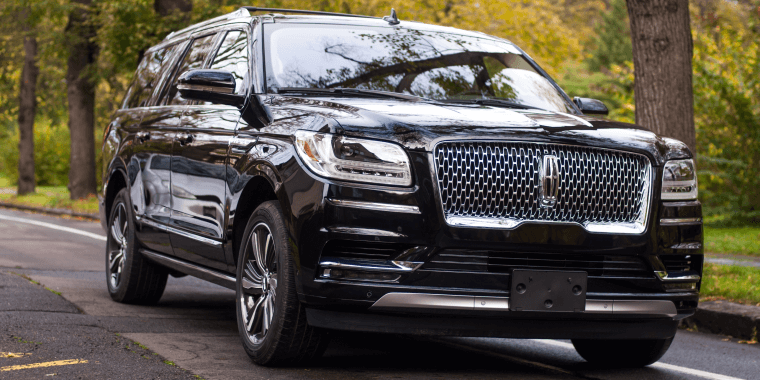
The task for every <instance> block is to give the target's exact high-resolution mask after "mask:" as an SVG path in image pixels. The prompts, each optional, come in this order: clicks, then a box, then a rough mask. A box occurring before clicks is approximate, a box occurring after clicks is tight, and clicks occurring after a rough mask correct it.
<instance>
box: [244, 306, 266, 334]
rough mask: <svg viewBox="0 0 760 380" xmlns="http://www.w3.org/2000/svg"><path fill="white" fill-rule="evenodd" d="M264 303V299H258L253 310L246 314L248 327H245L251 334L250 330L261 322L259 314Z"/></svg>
mask: <svg viewBox="0 0 760 380" xmlns="http://www.w3.org/2000/svg"><path fill="white" fill-rule="evenodd" d="M263 303H264V297H259V300H258V301H257V302H256V306H254V307H253V310H252V311H251V312H250V313H249V314H248V325H246V331H248V332H252V331H251V329H252V328H253V327H254V326H256V325H258V324H259V322H261V314H262V311H263V310H262V309H263V306H262V304H263Z"/></svg>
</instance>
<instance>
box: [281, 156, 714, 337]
mask: <svg viewBox="0 0 760 380" xmlns="http://www.w3.org/2000/svg"><path fill="white" fill-rule="evenodd" d="M410 156H411V158H412V162H414V163H415V172H416V178H417V180H416V181H415V183H416V185H415V186H414V187H413V188H408V189H398V188H387V187H386V188H383V187H377V186H372V185H356V184H345V183H334V182H330V181H327V180H324V179H320V178H317V177H315V176H314V175H312V174H310V173H308V172H307V171H306V170H305V169H304V168H303V167H300V170H298V171H297V172H296V173H294V174H293V177H291V183H299V186H298V187H297V188H292V189H293V190H290V189H289V188H288V187H287V186H286V188H285V190H286V192H287V193H288V198H289V199H291V200H296V199H298V202H299V204H298V207H293V206H291V209H290V212H292V219H291V220H292V221H293V223H292V224H291V228H292V233H293V236H294V238H295V240H296V242H297V244H298V250H297V255H298V258H297V263H298V265H299V272H298V279H299V281H298V284H297V286H298V291H299V297H300V299H301V301H302V302H303V303H304V304H305V305H306V307H307V308H308V309H309V310H310V314H309V322H310V323H312V324H313V325H315V326H321V327H326V328H328V327H329V328H344V329H359V330H364V331H385V330H384V329H388V330H387V331H386V332H398V333H401V332H413V333H414V331H417V333H419V331H431V332H432V331H433V330H435V331H436V332H435V333H439V332H440V333H445V334H447V335H472V336H479V335H481V334H485V335H484V336H515V337H517V336H523V335H521V334H522V332H521V331H522V330H521V329H520V328H517V327H514V326H518V325H525V323H528V325H530V326H534V325H535V330H531V328H530V327H526V329H527V330H525V331H532V333H530V334H528V333H525V334H527V335H525V336H526V337H527V336H528V335H529V336H530V337H540V336H542V335H541V334H539V333H538V332H539V331H541V328H540V327H539V326H544V328H546V327H547V326H548V325H547V324H543V325H542V324H541V323H539V322H540V321H544V322H545V323H549V324H553V323H554V324H556V323H557V322H558V321H562V325H564V324H565V323H566V322H567V323H569V325H567V328H568V329H569V330H573V331H576V333H578V334H580V335H573V334H575V333H570V332H568V333H567V334H569V335H573V336H569V335H568V337H584V336H585V335H583V334H581V333H580V332H582V331H592V330H593V329H592V328H591V326H597V327H598V329H596V330H595V331H597V333H599V332H604V333H605V334H612V335H610V336H617V335H614V334H615V331H617V330H620V329H623V330H625V328H624V326H628V325H631V326H633V325H636V324H637V323H644V324H662V326H664V327H661V328H660V330H657V331H660V332H661V333H663V332H664V331H667V332H664V334H665V335H667V334H671V335H670V336H672V334H673V333H674V332H675V330H674V328H675V327H674V326H675V323H676V321H677V320H678V319H681V318H684V317H686V316H689V315H691V314H693V313H694V312H695V310H696V307H697V303H698V299H699V295H698V290H699V286H700V283H699V282H696V284H695V289H687V290H678V289H676V288H672V287H669V284H673V283H685V282H691V283H694V281H695V280H694V278H695V276H699V275H701V270H702V257H703V249H702V225H701V205H700V204H699V202H698V201H692V202H661V201H660V199H659V194H656V192H655V194H654V195H653V197H652V200H651V201H652V208H651V210H650V213H649V220H648V222H647V230H646V231H645V232H644V233H641V234H615V233H594V232H590V231H587V230H585V229H584V228H583V227H582V226H578V225H570V224H568V225H565V224H551V225H549V224H540V223H526V224H523V225H520V226H518V227H516V228H514V229H509V230H506V229H482V228H467V227H461V226H450V225H448V224H446V222H445V221H444V220H443V216H442V215H443V213H442V209H441V205H440V201H439V200H438V197H437V190H436V188H435V181H433V180H432V176H431V175H430V173H429V170H428V169H429V166H428V165H427V160H426V157H425V154H422V153H420V154H416V153H410ZM660 176H661V173H660V169H659V168H655V178H659V177H660ZM653 187H654V188H659V182H657V181H656V182H655V183H654V184H653ZM305 200H308V202H307V201H305ZM383 205H387V206H388V207H383ZM695 218H696V219H695ZM661 219H667V220H668V222H667V223H660V220H661ZM679 221H683V223H681V222H679ZM334 241H342V242H349V243H351V242H365V243H366V242H369V243H373V244H390V245H393V244H397V245H401V246H406V247H422V249H421V250H420V251H419V252H418V253H417V254H415V255H416V256H415V255H412V256H414V257H411V258H410V257H407V258H406V259H404V260H386V261H385V262H384V263H380V264H378V262H377V261H375V262H374V264H372V265H367V267H365V268H364V269H366V270H365V272H373V273H386V274H389V275H388V276H385V277H375V278H371V279H369V280H368V279H367V278H365V279H362V278H353V279H340V278H335V277H331V276H330V275H329V272H326V269H331V270H334V269H336V268H338V269H341V268H343V269H351V268H350V267H351V266H352V265H356V264H357V263H358V264H359V266H361V265H363V263H362V261H361V260H359V261H356V260H354V261H351V260H345V261H340V260H335V257H326V255H327V254H326V253H325V250H326V249H327V248H326V247H328V244H329V243H330V242H334ZM442 251H458V252H465V253H466V254H468V255H469V254H473V253H477V252H500V254H502V255H503V256H509V255H511V254H512V253H518V254H528V255H541V254H547V253H548V254H553V255H567V257H568V258H572V257H578V256H583V255H602V254H603V255H610V256H615V257H630V258H636V259H637V260H641V262H642V263H643V264H642V265H644V266H645V267H646V271H647V273H646V275H636V276H630V277H625V276H618V277H609V276H605V275H603V274H599V275H591V274H589V279H588V293H587V300H588V302H589V303H590V304H587V306H589V308H588V311H586V312H582V313H570V314H563V313H540V314H535V313H527V312H513V311H509V307H508V302H509V301H508V300H509V296H510V291H509V289H510V273H509V271H493V270H491V263H490V262H487V261H486V262H483V263H481V264H482V265H481V266H480V268H479V270H477V271H467V270H460V269H457V270H451V269H450V268H445V267H441V266H438V267H434V266H431V265H428V264H429V263H431V262H432V261H434V260H435V257H436V256H435V255H436V254H437V253H440V252H442ZM665 256H668V257H671V258H676V257H678V258H680V257H686V256H688V257H690V258H691V259H690V260H691V261H690V263H691V264H690V265H691V267H690V268H689V271H688V273H680V272H670V273H667V272H666V269H667V268H665V267H664V266H663V260H660V258H662V257H665ZM365 263H366V262H365ZM341 265H343V267H341ZM354 269H356V268H354ZM359 269H361V268H359ZM657 273H660V275H658V274H657ZM682 275H688V276H682ZM420 294H421V295H424V297H427V299H431V298H436V297H438V298H441V299H446V298H447V297H453V298H448V300H449V301H451V300H454V299H459V302H458V303H457V304H458V305H459V306H456V307H449V306H450V303H449V302H448V301H442V302H443V304H442V306H441V307H430V305H427V304H426V303H425V302H423V304H425V305H427V306H424V307H420V306H419V305H415V304H406V305H398V304H397V305H396V306H394V307H384V306H382V305H383V304H384V303H386V302H387V300H389V299H391V298H393V297H399V296H397V295H401V296H402V297H407V298H409V297H413V295H420ZM388 297H390V298H388ZM463 299H464V300H465V301H464V302H462V300H463ZM483 300H491V301H494V302H495V304H497V305H500V306H498V307H495V308H490V307H486V308H480V307H478V306H477V305H478V302H482V301H483ZM642 301H643V302H644V303H639V305H649V306H647V307H645V308H643V309H638V310H634V311H636V312H628V311H625V310H626V305H629V306H630V305H633V304H635V302H642ZM604 303H608V305H609V307H610V312H605V311H604V310H599V309H598V305H602V304H604ZM487 304H489V306H490V301H489V302H487ZM615 304H617V305H619V309H618V310H619V311H620V312H618V313H615V312H614V305H615ZM463 305H464V306H463ZM468 305H472V307H471V308H470V306H468ZM481 306H485V305H481ZM629 309H630V308H629ZM634 309H635V308H634ZM665 309H667V310H665ZM647 310H648V311H647ZM629 311H630V310H629ZM326 316H329V318H327V317H326ZM433 320H435V321H437V322H435V323H434V324H432V325H431V324H430V323H432V322H431V321H433ZM513 320H514V321H521V322H520V323H517V324H512V323H511V322H510V323H507V322H505V321H513ZM530 320H534V322H526V321H530ZM335 321H344V322H345V323H337V322H335ZM394 321H396V322H399V321H405V322H404V324H394V323H396V322H394ZM445 321H448V322H445ZM456 321H468V322H467V323H470V322H471V323H472V326H473V329H470V328H465V329H464V330H463V331H461V332H458V333H457V332H456V331H455V330H456V328H455V327H457V326H458V325H459V322H456ZM616 321H619V322H620V323H622V325H620V326H618V325H616ZM336 323H337V324H336ZM447 323H450V324H447ZM426 324H427V325H430V326H433V325H435V326H439V327H436V328H435V329H433V328H432V327H430V328H429V329H427V330H426V329H425V328H424V326H425V325H426ZM481 324H482V325H484V326H485V325H487V326H490V327H489V328H488V329H486V330H479V329H477V328H476V327H478V326H480V325H481ZM587 324H588V325H587ZM418 325H419V329H418V327H415V326H418ZM528 325H525V326H528ZM341 326H342V327H341ZM349 326H351V327H350V328H349ZM573 326H576V327H573ZM605 326H606V327H605ZM420 329H421V330H420ZM497 330H498V331H502V333H498V331H497ZM550 330H557V329H550ZM671 330H672V331H671ZM468 331H469V332H468ZM478 331H480V332H478ZM483 331H485V332H483ZM635 331H636V328H631V330H630V332H631V334H632V335H631V337H641V336H642V335H641V334H640V333H639V334H636V333H635ZM660 335H662V334H660ZM605 336H607V335H605ZM547 337H554V338H557V337H559V336H558V335H556V331H555V334H550V336H547Z"/></svg>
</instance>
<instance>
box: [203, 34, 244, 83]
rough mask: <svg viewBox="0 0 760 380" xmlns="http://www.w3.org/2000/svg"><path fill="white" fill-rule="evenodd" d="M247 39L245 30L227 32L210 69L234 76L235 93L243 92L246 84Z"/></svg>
mask: <svg viewBox="0 0 760 380" xmlns="http://www.w3.org/2000/svg"><path fill="white" fill-rule="evenodd" d="M247 42H248V39H247V38H246V35H245V32H243V31H239V30H233V31H230V32H227V35H226V36H225V37H224V41H222V44H221V46H219V52H217V54H216V57H214V62H213V63H211V67H210V68H211V69H215V70H224V71H228V72H230V73H232V75H234V76H235V93H236V94H245V90H246V87H247V84H248V43H247Z"/></svg>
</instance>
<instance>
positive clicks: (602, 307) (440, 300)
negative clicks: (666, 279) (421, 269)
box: [371, 293, 678, 318]
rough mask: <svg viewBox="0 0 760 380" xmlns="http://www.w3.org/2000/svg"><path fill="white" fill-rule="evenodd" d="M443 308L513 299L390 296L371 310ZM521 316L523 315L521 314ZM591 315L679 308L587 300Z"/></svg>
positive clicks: (484, 306)
mask: <svg viewBox="0 0 760 380" xmlns="http://www.w3.org/2000/svg"><path fill="white" fill-rule="evenodd" d="M389 308H392V309H442V310H490V311H510V310H509V297H480V296H461V295H450V294H427V293H388V294H386V295H384V296H382V297H380V299H379V300H377V301H376V302H375V303H374V304H372V306H371V309H375V310H377V309H389ZM518 313H519V312H518ZM584 313H588V314H613V315H614V314H619V315H626V314H636V315H651V316H667V317H671V318H672V317H675V316H676V315H677V314H678V310H677V309H676V305H675V304H674V303H673V302H671V301H665V300H641V301H638V300H631V301H628V300H587V301H586V311H585V312H584Z"/></svg>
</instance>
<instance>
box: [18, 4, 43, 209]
mask: <svg viewBox="0 0 760 380" xmlns="http://www.w3.org/2000/svg"><path fill="white" fill-rule="evenodd" d="M20 18H21V20H22V23H23V25H24V68H23V69H22V71H21V81H20V82H21V83H20V84H19V89H20V91H19V110H18V128H19V143H18V153H19V158H18V194H19V195H23V194H27V193H33V192H34V188H35V184H36V182H35V178H34V116H35V113H36V112H37V94H36V89H37V76H38V75H39V68H38V67H37V62H36V59H37V38H36V36H35V34H34V31H33V29H32V25H31V9H30V8H29V7H25V8H24V9H22V10H21V17H20Z"/></svg>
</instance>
